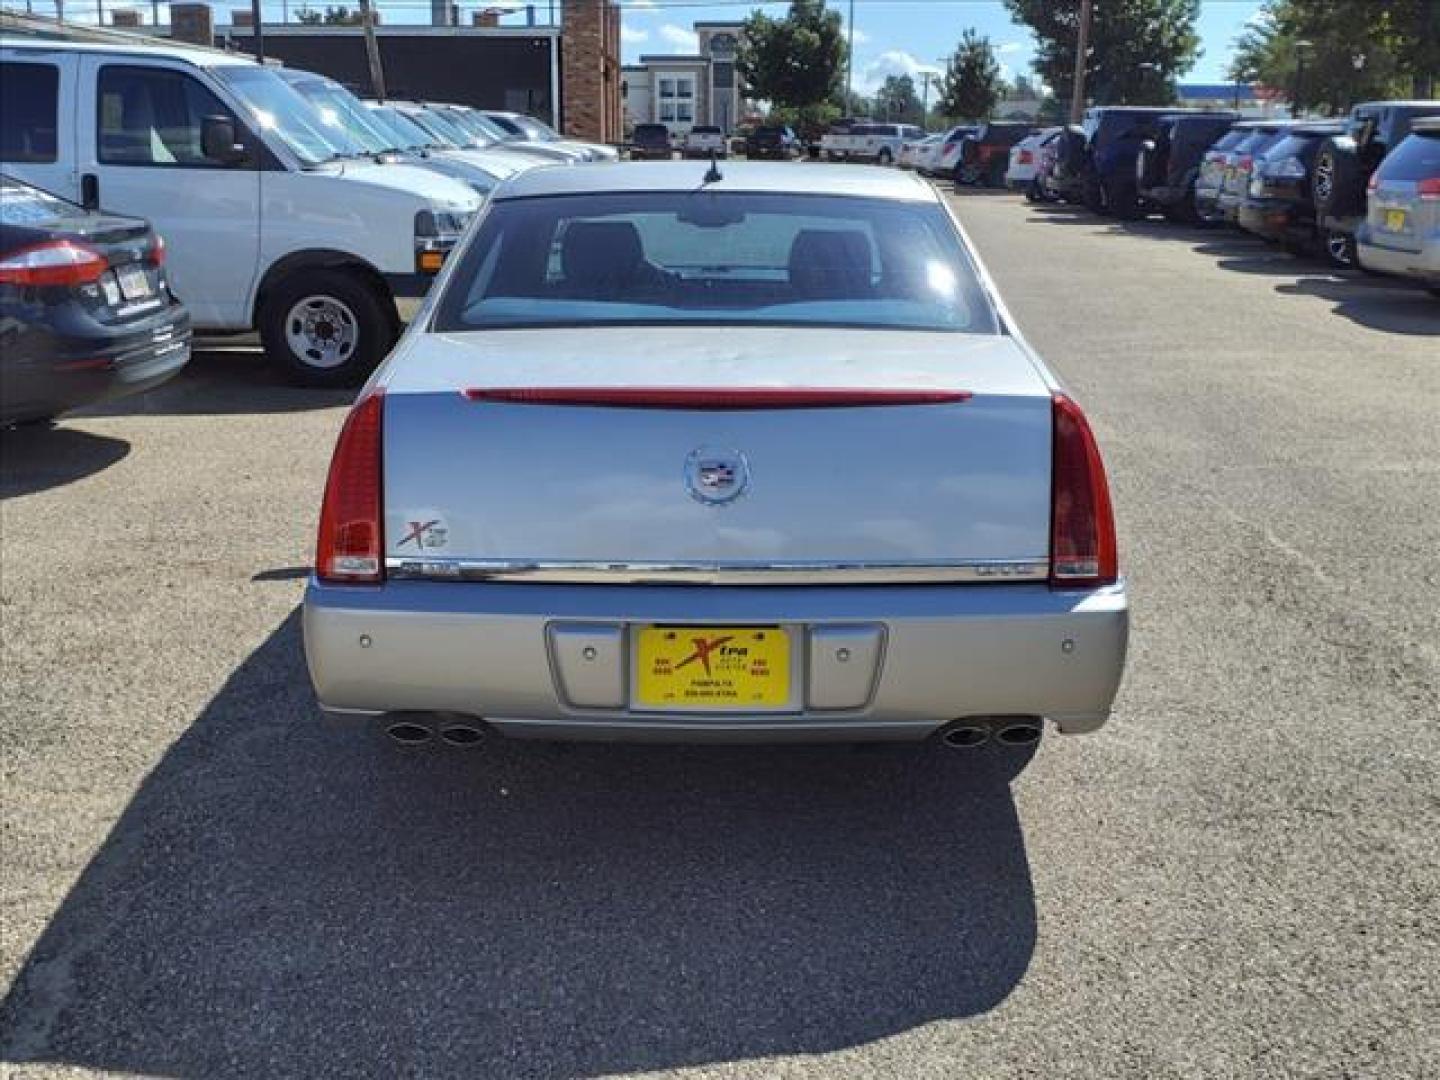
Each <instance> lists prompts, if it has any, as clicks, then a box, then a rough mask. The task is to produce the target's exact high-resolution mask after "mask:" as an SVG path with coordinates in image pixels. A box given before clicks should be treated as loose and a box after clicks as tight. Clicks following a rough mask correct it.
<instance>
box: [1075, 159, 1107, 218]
mask: <svg viewBox="0 0 1440 1080" xmlns="http://www.w3.org/2000/svg"><path fill="white" fill-rule="evenodd" d="M1080 185H1081V186H1080V201H1081V202H1083V203H1084V204H1085V209H1086V210H1089V211H1090V212H1091V213H1092V214H1108V213H1109V212H1110V210H1109V205H1108V204H1107V203H1106V201H1105V200H1106V195H1107V192H1106V191H1105V185H1104V184H1102V183H1101V182H1100V177H1098V176H1096V175H1095V171H1094V170H1093V169H1086V170H1085V175H1084V177H1083V178H1082V179H1081V181H1080Z"/></svg>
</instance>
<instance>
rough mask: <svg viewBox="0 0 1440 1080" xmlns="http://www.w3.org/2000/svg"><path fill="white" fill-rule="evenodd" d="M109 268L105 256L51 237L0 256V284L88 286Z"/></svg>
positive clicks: (82, 246)
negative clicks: (40, 242)
mask: <svg viewBox="0 0 1440 1080" xmlns="http://www.w3.org/2000/svg"><path fill="white" fill-rule="evenodd" d="M108 269H110V264H109V263H108V262H106V260H105V256H104V255H101V254H100V253H99V252H98V251H96V250H95V249H94V248H91V247H86V246H85V245H84V244H77V243H75V242H74V241H71V240H50V241H47V242H46V243H43V244H36V245H34V246H33V247H27V248H21V249H20V250H18V251H12V252H11V253H10V254H9V255H6V256H5V257H4V258H3V259H0V285H33V286H48V285H87V284H89V283H90V282H92V281H97V280H99V278H100V275H101V274H103V273H105V271H106V270H108Z"/></svg>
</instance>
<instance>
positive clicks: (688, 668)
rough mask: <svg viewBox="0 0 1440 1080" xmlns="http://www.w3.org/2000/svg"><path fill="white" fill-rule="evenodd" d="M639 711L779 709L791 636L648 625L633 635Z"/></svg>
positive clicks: (786, 695)
mask: <svg viewBox="0 0 1440 1080" xmlns="http://www.w3.org/2000/svg"><path fill="white" fill-rule="evenodd" d="M634 703H635V705H636V706H637V707H638V708H644V709H712V710H723V709H731V710H745V709H783V708H784V707H785V706H787V705H788V704H789V703H790V635H789V634H788V633H786V632H785V631H784V630H782V629H780V628H779V627H775V626H647V627H644V628H642V629H641V630H640V632H639V633H638V634H637V635H636V641H635V694H634Z"/></svg>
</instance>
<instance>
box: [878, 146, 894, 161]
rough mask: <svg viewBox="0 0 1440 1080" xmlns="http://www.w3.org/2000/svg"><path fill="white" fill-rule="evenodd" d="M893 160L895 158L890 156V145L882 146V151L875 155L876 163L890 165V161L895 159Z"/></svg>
mask: <svg viewBox="0 0 1440 1080" xmlns="http://www.w3.org/2000/svg"><path fill="white" fill-rule="evenodd" d="M893 160H894V158H892V157H891V156H890V148H889V147H885V146H882V147H881V148H880V153H878V154H876V155H875V164H876V165H889V164H890V162H891V161H893Z"/></svg>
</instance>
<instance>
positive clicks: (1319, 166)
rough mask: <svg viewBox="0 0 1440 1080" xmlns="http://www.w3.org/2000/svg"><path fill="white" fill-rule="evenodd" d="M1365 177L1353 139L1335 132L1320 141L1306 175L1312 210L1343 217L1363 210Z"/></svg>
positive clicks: (1320, 214) (1322, 215)
mask: <svg viewBox="0 0 1440 1080" xmlns="http://www.w3.org/2000/svg"><path fill="white" fill-rule="evenodd" d="M1365 180H1366V177H1365V176H1364V175H1363V174H1362V172H1361V168H1360V160H1359V155H1358V154H1357V152H1356V149H1355V141H1354V140H1353V139H1351V138H1349V137H1348V136H1344V135H1341V136H1336V137H1334V138H1330V139H1326V140H1325V141H1324V142H1323V143H1321V144H1320V149H1319V150H1318V151H1317V152H1316V154H1315V165H1314V168H1313V169H1312V170H1311V175H1310V190H1311V193H1312V194H1313V195H1314V198H1315V211H1316V213H1317V214H1318V215H1319V216H1320V217H1322V218H1325V217H1346V216H1350V215H1353V214H1363V213H1364V212H1365Z"/></svg>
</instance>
